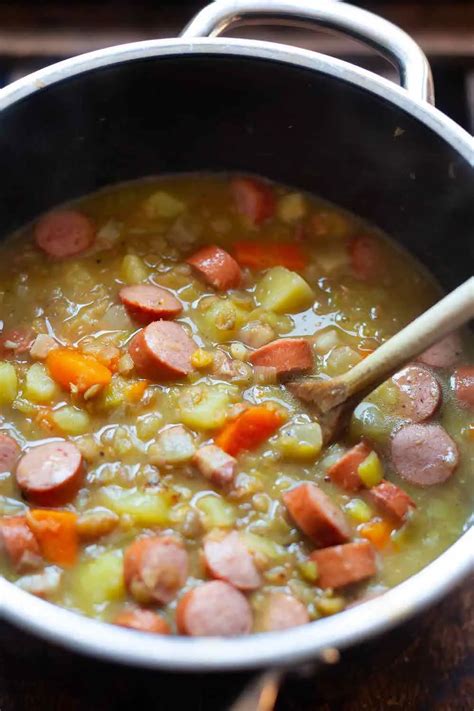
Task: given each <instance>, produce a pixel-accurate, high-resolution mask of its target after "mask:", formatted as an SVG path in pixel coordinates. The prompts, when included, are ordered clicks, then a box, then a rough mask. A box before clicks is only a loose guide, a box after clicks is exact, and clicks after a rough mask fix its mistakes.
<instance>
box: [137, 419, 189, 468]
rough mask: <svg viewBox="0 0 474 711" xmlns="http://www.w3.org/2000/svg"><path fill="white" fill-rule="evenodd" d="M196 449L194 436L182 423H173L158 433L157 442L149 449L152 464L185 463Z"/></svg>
mask: <svg viewBox="0 0 474 711" xmlns="http://www.w3.org/2000/svg"><path fill="white" fill-rule="evenodd" d="M195 451H196V446H195V444H194V440H193V437H192V435H191V433H190V432H188V431H187V430H185V428H184V427H183V426H182V425H173V426H172V427H168V428H167V429H165V430H162V431H161V432H159V433H158V436H157V438H156V443H155V444H152V445H151V447H150V448H149V449H148V459H149V460H150V462H151V463H152V464H156V465H157V466H161V465H162V464H184V463H185V462H189V460H190V459H191V458H192V456H193V454H194V453H195Z"/></svg>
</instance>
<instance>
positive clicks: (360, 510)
mask: <svg viewBox="0 0 474 711" xmlns="http://www.w3.org/2000/svg"><path fill="white" fill-rule="evenodd" d="M344 511H346V513H347V514H348V515H349V516H350V517H351V519H352V520H353V521H355V523H367V521H370V519H371V518H372V516H373V511H372V509H371V508H370V506H369V505H368V504H366V503H365V501H363V500H362V499H351V500H350V501H348V502H347V504H346V505H345V506H344Z"/></svg>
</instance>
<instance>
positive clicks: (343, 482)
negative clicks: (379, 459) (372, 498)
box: [328, 441, 372, 491]
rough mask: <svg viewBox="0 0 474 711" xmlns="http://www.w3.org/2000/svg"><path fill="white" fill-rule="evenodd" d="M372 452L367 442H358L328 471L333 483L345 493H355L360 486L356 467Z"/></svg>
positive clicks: (360, 482)
mask: <svg viewBox="0 0 474 711" xmlns="http://www.w3.org/2000/svg"><path fill="white" fill-rule="evenodd" d="M371 452H372V448H371V447H370V446H369V445H368V444H367V442H364V441H362V442H360V443H359V444H356V446H355V447H352V449H350V450H349V451H348V452H346V453H345V454H344V455H343V456H342V457H341V458H340V459H338V460H337V462H335V463H334V464H332V465H331V466H330V467H329V469H328V475H329V476H330V477H331V479H332V480H333V482H334V483H335V484H337V485H338V486H341V487H342V488H343V489H346V490H347V491H357V489H360V487H361V486H362V481H361V478H360V476H359V472H358V467H359V464H361V463H362V462H363V461H364V460H365V459H366V458H367V457H368V456H369V454H370V453H371Z"/></svg>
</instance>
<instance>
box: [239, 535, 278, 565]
mask: <svg viewBox="0 0 474 711" xmlns="http://www.w3.org/2000/svg"><path fill="white" fill-rule="evenodd" d="M242 539H243V541H244V542H245V545H246V546H247V548H248V549H249V551H250V552H251V553H254V554H260V555H264V556H265V557H266V558H268V559H270V560H272V561H279V560H281V559H282V558H285V556H286V555H287V553H286V550H285V549H284V548H283V546H280V544H279V543H276V542H275V541H272V539H271V538H266V537H265V536H259V535H258V534H257V533H252V532H251V531H245V532H244V533H243V534H242Z"/></svg>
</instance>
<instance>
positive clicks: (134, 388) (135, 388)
mask: <svg viewBox="0 0 474 711" xmlns="http://www.w3.org/2000/svg"><path fill="white" fill-rule="evenodd" d="M147 387H148V380H137V382H136V383H132V384H131V385H129V386H128V387H126V388H125V397H126V398H127V400H128V401H129V402H135V403H136V402H140V400H141V399H142V397H143V395H144V393H145V390H146V389H147Z"/></svg>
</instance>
